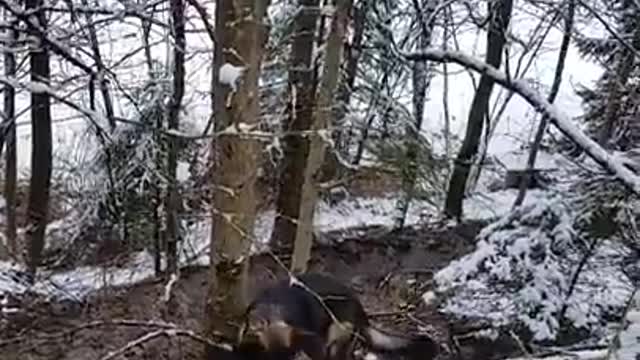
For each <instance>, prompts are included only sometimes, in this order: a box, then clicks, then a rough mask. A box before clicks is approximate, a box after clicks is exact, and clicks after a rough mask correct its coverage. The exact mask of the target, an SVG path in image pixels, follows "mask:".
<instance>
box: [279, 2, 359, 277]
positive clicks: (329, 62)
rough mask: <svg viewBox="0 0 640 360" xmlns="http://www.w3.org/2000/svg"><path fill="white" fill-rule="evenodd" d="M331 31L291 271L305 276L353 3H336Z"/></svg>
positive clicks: (317, 104) (305, 174)
mask: <svg viewBox="0 0 640 360" xmlns="http://www.w3.org/2000/svg"><path fill="white" fill-rule="evenodd" d="M336 2H337V4H336V8H335V11H334V13H333V16H332V17H333V20H332V22H331V30H330V32H329V36H328V38H327V44H326V45H325V49H326V50H325V58H324V69H323V71H322V79H321V83H320V88H319V89H318V97H317V100H316V101H315V102H316V109H315V110H316V111H315V113H314V116H313V124H312V127H311V130H312V132H311V133H310V135H309V137H310V144H309V156H308V158H307V161H306V163H307V164H306V167H305V168H304V173H303V174H304V175H303V179H304V183H303V187H302V194H301V199H300V217H299V220H298V226H297V229H296V240H295V247H294V250H293V259H292V263H291V269H292V271H293V272H296V273H302V272H305V271H306V270H307V263H308V261H309V258H310V256H311V245H312V238H313V215H314V211H315V208H316V201H317V198H318V188H317V187H318V184H317V179H318V175H319V170H320V166H321V165H322V162H323V160H324V155H325V143H326V141H327V140H328V134H327V126H328V125H329V121H330V119H331V113H332V110H333V108H332V104H333V103H334V92H335V91H336V87H337V84H338V77H339V72H340V60H341V58H342V48H343V44H342V38H343V37H344V34H345V32H346V27H347V22H348V14H349V9H350V8H351V0H338V1H336Z"/></svg>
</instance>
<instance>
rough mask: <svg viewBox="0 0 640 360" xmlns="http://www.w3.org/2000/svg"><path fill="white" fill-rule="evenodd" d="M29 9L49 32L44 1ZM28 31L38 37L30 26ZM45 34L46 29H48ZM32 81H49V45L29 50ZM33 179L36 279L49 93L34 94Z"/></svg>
mask: <svg viewBox="0 0 640 360" xmlns="http://www.w3.org/2000/svg"><path fill="white" fill-rule="evenodd" d="M25 4H26V9H27V11H33V14H34V15H32V16H33V17H34V18H35V20H37V22H38V24H39V27H40V28H41V29H44V30H45V31H46V28H47V23H46V17H45V12H44V10H42V7H43V6H44V3H43V1H42V0H26V3H25ZM28 32H29V34H30V35H31V36H34V37H38V35H37V32H36V31H34V30H33V29H32V28H31V27H29V30H28ZM45 33H46V32H45ZM29 63H30V69H31V70H30V71H31V81H33V82H36V83H37V82H42V83H45V84H47V85H48V84H49V74H50V69H49V53H48V49H47V46H46V45H44V43H40V47H39V48H34V49H32V50H30V51H29ZM31 129H32V130H31V131H32V140H31V181H30V183H29V203H28V205H27V206H28V208H27V227H26V231H25V234H26V241H27V244H28V252H29V256H28V269H29V273H30V275H31V276H32V277H34V278H35V274H36V270H37V268H38V265H39V264H40V261H41V256H42V250H43V249H44V241H45V239H44V238H45V231H46V228H47V217H48V215H49V214H48V213H49V190H50V183H51V161H52V158H51V157H52V155H51V105H50V97H49V94H48V93H46V92H32V93H31Z"/></svg>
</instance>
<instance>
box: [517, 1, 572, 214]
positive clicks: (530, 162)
mask: <svg viewBox="0 0 640 360" xmlns="http://www.w3.org/2000/svg"><path fill="white" fill-rule="evenodd" d="M575 9H576V0H569V3H568V5H567V13H566V14H565V16H564V34H563V36H562V43H561V44H560V52H559V53H558V61H557V63H556V71H555V74H554V77H553V84H552V85H551V91H550V92H549V97H548V98H547V99H548V100H549V103H551V104H553V102H554V101H555V99H556V96H558V91H559V90H560V84H561V83H562V72H563V71H564V64H565V61H566V59H567V52H568V50H569V43H570V42H571V32H572V31H573V18H574V15H575ZM548 123H549V117H548V116H542V118H541V119H540V123H539V124H538V129H537V130H536V135H535V137H534V139H533V143H532V144H531V149H530V150H529V158H528V159H527V171H525V173H524V176H523V177H522V179H521V180H520V185H519V188H518V196H517V197H516V200H515V201H514V202H513V208H514V209H515V208H517V207H518V206H520V205H522V203H523V202H524V199H525V197H526V195H527V187H528V186H529V181H530V180H531V174H532V172H533V168H534V166H535V164H536V157H537V156H538V150H539V149H540V144H542V138H543V137H544V132H545V131H546V129H547V124H548Z"/></svg>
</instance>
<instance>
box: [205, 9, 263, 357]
mask: <svg viewBox="0 0 640 360" xmlns="http://www.w3.org/2000/svg"><path fill="white" fill-rule="evenodd" d="M268 5H269V1H268V0H261V1H257V0H222V1H219V2H217V3H216V15H215V19H216V32H217V33H216V36H217V40H218V41H217V42H216V44H215V54H214V67H213V71H215V72H216V73H217V74H219V73H220V69H221V67H222V64H227V63H229V64H233V65H234V66H243V67H244V71H243V73H242V75H241V78H240V79H238V82H237V83H236V85H237V88H235V89H233V91H232V92H230V91H229V89H230V86H229V85H227V84H223V83H221V82H220V78H219V77H218V81H217V82H216V87H215V89H214V90H215V91H216V97H215V104H214V106H215V109H216V127H217V128H221V127H228V126H234V127H236V129H240V126H242V128H244V127H245V126H251V125H257V123H258V115H259V112H258V110H259V109H258V101H259V97H258V91H257V90H258V78H259V76H260V71H261V63H262V57H263V52H264V46H265V45H266V40H267V36H268V26H267V25H266V24H264V23H263V21H264V20H265V18H266V11H267V7H268ZM239 61H244V63H242V64H240V63H239ZM238 131H240V130H238ZM258 145H259V144H258V142H257V140H256V139H255V138H253V137H251V136H238V135H237V134H227V135H222V136H220V137H219V138H218V139H214V141H213V142H212V155H211V156H212V161H213V166H214V170H215V172H214V176H213V177H214V179H213V180H214V181H213V189H214V191H215V192H214V195H213V196H214V202H213V204H215V205H214V206H215V208H214V210H213V214H212V230H211V248H210V254H211V272H210V285H209V290H208V294H207V301H206V317H207V320H208V321H207V324H206V329H207V331H208V334H209V335H213V333H214V332H222V333H223V334H226V335H228V336H229V337H230V338H233V337H235V336H236V334H237V332H238V327H237V326H238V323H237V320H238V319H239V317H240V316H241V314H242V312H243V311H244V309H245V307H246V304H247V281H248V266H249V262H248V256H249V251H250V246H251V240H252V238H253V227H254V221H255V215H256V205H257V204H256V203H257V201H256V196H255V193H256V192H255V181H256V176H257V168H258V154H259V147H258ZM205 355H208V354H205ZM205 358H206V357H205Z"/></svg>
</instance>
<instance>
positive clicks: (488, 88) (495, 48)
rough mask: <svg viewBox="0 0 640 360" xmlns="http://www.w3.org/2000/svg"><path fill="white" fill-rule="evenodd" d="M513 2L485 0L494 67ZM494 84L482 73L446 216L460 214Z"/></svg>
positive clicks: (487, 58)
mask: <svg viewBox="0 0 640 360" xmlns="http://www.w3.org/2000/svg"><path fill="white" fill-rule="evenodd" d="M512 5H513V0H499V1H490V2H488V6H489V11H488V14H489V17H490V19H491V20H490V22H489V29H488V31H487V54H486V56H485V62H486V63H487V64H489V65H491V66H493V67H495V68H499V67H500V63H501V62H502V51H503V48H504V44H505V41H506V40H505V35H504V32H505V31H506V29H507V28H508V24H509V21H510V18H511V8H512ZM493 85H494V80H493V78H491V77H490V76H487V75H486V74H482V76H481V77H480V83H479V84H478V89H477V90H476V93H475V95H474V97H473V102H472V104H471V109H470V110H469V118H468V120H467V131H466V134H465V137H464V140H463V142H462V146H461V148H460V152H459V153H458V156H457V158H456V160H455V164H454V168H453V174H452V175H451V179H450V180H449V191H448V193H447V199H446V203H445V215H446V216H448V217H455V218H457V219H461V218H462V199H463V197H464V191H465V187H466V184H467V178H468V177H469V168H470V166H471V165H472V164H473V157H474V156H476V155H477V152H478V145H479V143H480V137H481V135H482V127H483V122H484V119H485V116H486V114H487V110H488V105H489V98H490V97H491V92H492V90H493Z"/></svg>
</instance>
